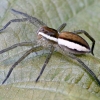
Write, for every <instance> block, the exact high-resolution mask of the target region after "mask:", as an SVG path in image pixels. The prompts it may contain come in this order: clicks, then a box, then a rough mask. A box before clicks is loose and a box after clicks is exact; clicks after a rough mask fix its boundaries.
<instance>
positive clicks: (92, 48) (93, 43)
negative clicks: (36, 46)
mask: <svg viewBox="0 0 100 100" xmlns="http://www.w3.org/2000/svg"><path fill="white" fill-rule="evenodd" d="M72 33H75V34H82V33H84V35H85V36H87V37H88V38H89V39H90V40H91V41H92V47H91V53H92V55H94V53H93V50H94V46H95V40H94V38H93V37H92V36H90V35H89V34H88V33H87V32H86V31H84V30H77V31H74V32H72Z"/></svg>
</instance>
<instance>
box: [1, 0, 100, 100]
mask: <svg viewBox="0 0 100 100" xmlns="http://www.w3.org/2000/svg"><path fill="white" fill-rule="evenodd" d="M12 8H13V9H16V10H18V11H22V12H25V13H27V14H29V15H31V16H34V17H36V18H38V19H40V20H42V21H43V22H44V23H46V24H47V25H48V26H49V27H53V28H55V29H57V28H58V27H59V26H60V25H61V24H62V23H65V22H66V23H67V26H66V28H65V29H64V30H66V31H74V30H80V29H82V30H86V31H87V32H88V33H89V34H90V35H91V36H92V37H93V38H94V39H95V40H96V45H95V50H94V54H95V56H92V55H91V54H86V55H82V56H77V57H78V58H80V59H81V60H82V61H83V62H84V63H85V64H86V65H87V66H88V67H89V68H90V69H91V70H92V71H93V72H94V73H95V74H96V76H97V77H98V79H99V80H100V53H99V51H100V23H99V20H100V10H99V9H100V3H99V0H40V1H38V0H4V1H2V2H0V28H2V27H3V26H4V25H5V24H6V23H7V22H8V21H9V20H11V19H15V18H23V16H20V15H16V14H12V13H11V12H10V9H12ZM37 29H38V28H36V27H35V26H34V25H32V24H30V23H29V22H25V23H11V25H10V26H9V27H8V28H7V29H6V30H5V31H3V32H2V33H1V34H0V50H2V49H4V48H6V47H9V46H11V45H13V44H15V43H19V42H26V41H27V42H30V41H34V40H36V31H37ZM82 36H83V37H84V38H85V39H86V40H87V41H88V42H89V44H90V45H91V41H90V40H89V39H88V38H86V37H85V36H84V35H82ZM29 49H30V47H18V48H15V49H13V50H11V51H8V52H6V53H3V54H1V55H0V83H2V81H3V80H4V78H5V76H6V75H7V73H8V71H9V68H10V67H11V66H12V65H13V64H14V62H16V61H17V60H18V59H19V58H20V57H21V56H22V55H23V54H24V53H25V52H26V51H27V50H29ZM47 53H48V51H47V50H43V51H40V52H36V53H31V54H30V55H29V56H28V57H27V58H26V59H25V60H23V61H22V62H21V63H20V64H18V65H17V66H16V68H15V69H14V70H13V72H12V74H11V75H10V77H9V79H8V80H7V82H6V83H5V84H4V85H0V100H100V87H99V86H98V85H97V84H96V83H95V81H94V80H93V79H92V78H91V77H90V76H89V75H88V74H87V72H85V71H84V70H83V69H82V68H81V65H80V64H78V63H77V62H75V61H74V60H72V59H70V58H69V57H64V56H63V55H61V54H59V53H57V52H54V53H53V55H52V57H51V59H50V62H49V64H48V65H47V67H46V69H45V70H44V73H43V75H42V76H41V78H40V80H39V82H38V83H35V79H36V78H37V76H38V74H39V72H40V70H41V67H42V66H43V64H44V61H45V59H46V56H47Z"/></svg>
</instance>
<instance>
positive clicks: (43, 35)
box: [0, 9, 100, 86]
mask: <svg viewBox="0 0 100 100" xmlns="http://www.w3.org/2000/svg"><path fill="white" fill-rule="evenodd" d="M12 11H13V12H15V13H17V14H21V15H23V16H24V17H26V19H25V20H23V19H18V20H16V21H17V22H20V21H21V22H24V21H27V20H29V22H30V23H32V24H33V25H35V26H38V25H40V27H38V28H39V29H38V32H37V36H38V39H37V41H36V43H35V44H36V45H38V47H32V48H31V49H30V50H28V51H27V52H26V53H25V54H24V55H23V56H22V57H21V58H20V59H18V60H17V61H16V62H15V63H14V64H13V66H12V67H11V68H10V70H9V72H8V74H7V76H6V78H5V79H4V81H3V83H2V84H4V83H5V82H6V80H7V79H8V78H9V76H10V74H11V72H12V70H13V69H14V68H15V67H16V65H17V64H18V63H20V62H21V61H22V60H23V59H24V58H25V57H27V56H28V55H29V54H30V53H32V52H35V51H39V50H42V49H44V48H50V47H51V48H50V52H49V53H48V56H47V58H46V60H45V63H44V64H43V66H42V68H41V71H40V73H39V75H38V77H37V79H36V82H37V81H38V80H39V78H40V77H41V75H42V74H43V71H44V69H45V67H46V66H47V64H48V62H49V60H50V58H51V56H52V54H53V51H54V50H56V51H58V52H60V51H63V53H62V52H60V53H62V54H63V55H64V56H69V57H71V58H72V59H74V60H76V61H77V62H78V63H79V64H81V66H82V68H83V69H84V70H85V71H86V72H87V73H88V74H89V75H91V77H92V78H93V79H94V80H95V81H96V82H97V83H98V85H99V86H100V81H99V79H98V78H97V77H96V75H95V74H94V72H93V71H92V70H91V69H89V67H88V66H87V65H85V63H84V62H83V61H81V60H80V59H79V58H77V57H76V56H75V55H74V54H86V53H92V54H93V50H94V46H95V40H94V39H93V38H92V37H91V36H90V35H89V34H88V33H87V32H86V31H84V30H81V31H80V30H77V31H74V32H68V31H63V32H61V31H62V30H63V28H64V27H65V26H66V23H63V24H62V25H61V26H60V27H59V28H58V29H57V30H56V29H53V28H50V27H48V26H46V25H45V23H43V22H42V21H40V20H39V19H37V18H35V17H32V16H29V15H28V14H26V13H23V12H20V11H17V10H14V9H12ZM16 21H12V22H16ZM10 23H11V22H8V23H7V24H6V25H5V26H4V27H3V28H2V29H1V30H0V32H2V31H3V30H4V29H6V28H7V27H8V26H9V25H10ZM74 33H76V34H74ZM81 33H84V34H85V35H86V36H87V37H88V38H89V39H90V40H91V41H92V47H91V48H90V46H89V44H88V43H87V41H86V40H85V39H83V38H82V37H81V36H79V35H78V34H81ZM17 46H21V45H17ZM17 46H16V45H14V46H13V47H12V48H11V47H8V48H9V49H4V51H3V50H2V51H3V52H6V51H8V50H11V49H13V48H15V47H17ZM24 46H25V45H24ZM3 52H2V53H3ZM66 54H67V55H66Z"/></svg>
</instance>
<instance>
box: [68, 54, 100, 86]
mask: <svg viewBox="0 0 100 100" xmlns="http://www.w3.org/2000/svg"><path fill="white" fill-rule="evenodd" d="M68 56H69V57H71V58H72V59H74V60H76V61H77V62H79V63H80V64H81V65H82V68H83V69H84V70H86V71H87V72H88V73H89V74H90V75H91V76H92V78H93V79H94V80H95V81H96V82H97V83H98V85H99V86H100V81H99V80H98V78H97V77H96V75H95V74H94V72H93V71H92V70H90V69H89V67H88V66H86V65H85V64H84V62H82V61H81V60H80V59H79V58H77V57H76V56H75V55H73V54H71V53H69V54H68Z"/></svg>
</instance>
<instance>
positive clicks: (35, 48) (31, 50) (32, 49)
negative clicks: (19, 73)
mask: <svg viewBox="0 0 100 100" xmlns="http://www.w3.org/2000/svg"><path fill="white" fill-rule="evenodd" d="M42 49H43V47H41V46H37V47H33V48H31V49H30V50H28V51H27V52H26V53H25V54H24V55H23V56H22V57H21V58H19V59H18V60H17V61H16V62H15V63H14V64H13V65H12V67H11V68H10V70H9V72H8V74H7V76H6V78H5V79H4V81H3V82H2V84H4V83H5V82H6V80H7V79H8V78H9V76H10V74H11V72H12V71H13V69H14V68H15V67H16V66H17V65H18V64H19V63H20V62H21V61H22V60H24V59H25V58H26V57H27V56H28V55H29V54H30V53H32V52H36V51H40V50H42Z"/></svg>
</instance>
